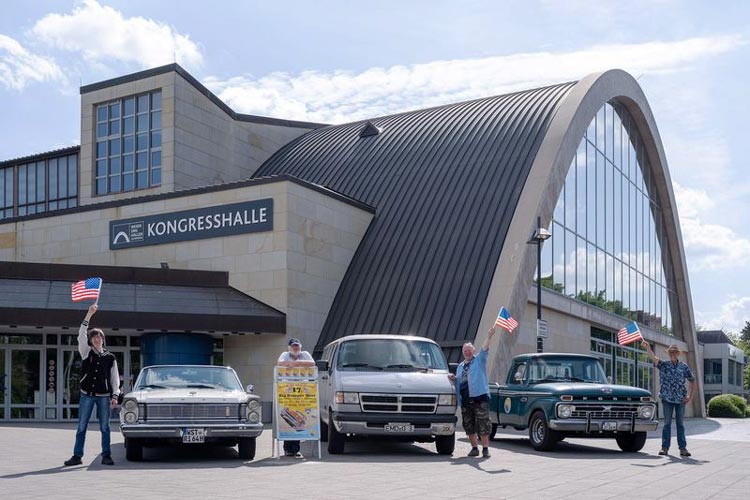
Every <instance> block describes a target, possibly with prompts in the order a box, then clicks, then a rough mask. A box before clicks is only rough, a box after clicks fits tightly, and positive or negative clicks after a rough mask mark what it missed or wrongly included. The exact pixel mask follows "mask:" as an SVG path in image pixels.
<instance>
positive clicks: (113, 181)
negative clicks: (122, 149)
mask: <svg viewBox="0 0 750 500" xmlns="http://www.w3.org/2000/svg"><path fill="white" fill-rule="evenodd" d="M109 190H110V192H112V193H119V192H120V176H119V175H113V176H111V177H110V178H109Z"/></svg>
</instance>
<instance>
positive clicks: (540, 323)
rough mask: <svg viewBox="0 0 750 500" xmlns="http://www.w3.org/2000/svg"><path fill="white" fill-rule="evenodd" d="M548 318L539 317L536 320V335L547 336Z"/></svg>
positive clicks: (544, 337)
mask: <svg viewBox="0 0 750 500" xmlns="http://www.w3.org/2000/svg"><path fill="white" fill-rule="evenodd" d="M547 332H548V330H547V320H545V319H537V320H536V336H537V337H539V338H543V339H546V338H547Z"/></svg>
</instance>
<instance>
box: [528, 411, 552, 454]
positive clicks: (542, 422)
mask: <svg viewBox="0 0 750 500" xmlns="http://www.w3.org/2000/svg"><path fill="white" fill-rule="evenodd" d="M529 441H531V446H533V447H534V449H535V450H538V451H550V450H552V449H554V448H555V445H556V444H557V433H556V432H555V431H553V430H552V429H550V428H549V424H547V418H546V417H545V416H544V412H541V411H537V412H536V413H534V414H533V415H532V416H531V421H530V422H529Z"/></svg>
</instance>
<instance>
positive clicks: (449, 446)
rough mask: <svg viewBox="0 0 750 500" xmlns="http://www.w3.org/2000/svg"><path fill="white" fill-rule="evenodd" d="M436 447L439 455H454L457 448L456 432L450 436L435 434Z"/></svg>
mask: <svg viewBox="0 0 750 500" xmlns="http://www.w3.org/2000/svg"><path fill="white" fill-rule="evenodd" d="M435 448H436V449H437V452H438V455H453V450H455V449H456V433H455V432H454V433H453V434H451V435H449V436H435Z"/></svg>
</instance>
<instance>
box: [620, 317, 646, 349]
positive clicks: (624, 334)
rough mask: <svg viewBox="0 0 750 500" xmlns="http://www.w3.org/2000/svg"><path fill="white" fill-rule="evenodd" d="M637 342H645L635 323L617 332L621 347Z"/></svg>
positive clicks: (632, 322)
mask: <svg viewBox="0 0 750 500" xmlns="http://www.w3.org/2000/svg"><path fill="white" fill-rule="evenodd" d="M636 340H643V335H641V330H640V328H638V325H637V324H636V323H635V321H631V322H630V323H628V324H627V325H625V326H623V327H622V328H620V331H618V332H617V342H618V343H619V344H620V345H627V344H631V343H633V342H635V341H636Z"/></svg>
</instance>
